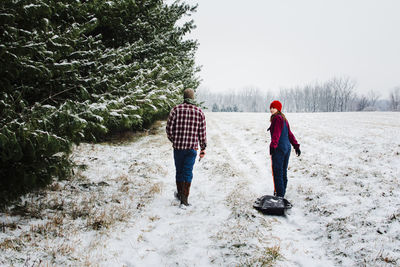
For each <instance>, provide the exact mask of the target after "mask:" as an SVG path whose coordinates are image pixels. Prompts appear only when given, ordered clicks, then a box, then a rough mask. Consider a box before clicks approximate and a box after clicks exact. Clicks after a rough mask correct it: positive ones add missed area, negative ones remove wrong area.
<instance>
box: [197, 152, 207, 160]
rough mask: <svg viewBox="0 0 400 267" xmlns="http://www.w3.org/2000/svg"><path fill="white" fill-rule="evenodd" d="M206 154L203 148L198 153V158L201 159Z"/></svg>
mask: <svg viewBox="0 0 400 267" xmlns="http://www.w3.org/2000/svg"><path fill="white" fill-rule="evenodd" d="M205 155H206V151H205V150H201V151H200V155H199V157H200V158H199V160H201V159H202V158H204V156H205Z"/></svg>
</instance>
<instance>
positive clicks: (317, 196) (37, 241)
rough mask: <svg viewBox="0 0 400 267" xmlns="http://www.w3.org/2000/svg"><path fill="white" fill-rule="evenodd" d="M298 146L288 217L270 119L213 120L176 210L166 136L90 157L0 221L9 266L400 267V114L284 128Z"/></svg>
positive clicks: (160, 132)
mask: <svg viewBox="0 0 400 267" xmlns="http://www.w3.org/2000/svg"><path fill="white" fill-rule="evenodd" d="M286 115H287V118H288V120H289V122H290V125H291V129H292V131H293V133H294V134H295V136H296V138H297V140H298V141H299V143H300V144H301V150H302V155H301V156H300V157H296V156H295V154H294V153H292V156H291V158H290V163H289V172H288V176H289V182H288V189H287V195H286V198H287V199H289V200H290V201H291V202H292V203H293V205H294V207H293V208H292V209H291V210H290V211H289V212H288V214H287V216H286V217H277V216H265V215H262V214H260V213H259V212H257V211H256V210H254V209H253V208H252V204H253V202H254V200H255V199H256V198H257V197H259V196H261V195H264V194H272V191H273V183H272V175H271V162H270V157H269V155H268V154H267V153H268V143H269V140H270V137H269V133H268V134H267V132H266V129H267V128H268V125H269V114H266V113H264V114H262V113H206V119H207V135H208V148H207V155H206V157H205V158H204V159H203V160H202V161H201V162H196V164H195V168H194V179H193V183H192V188H191V194H190V196H189V202H190V203H192V205H193V206H192V207H190V208H188V209H181V208H179V205H178V202H177V201H176V200H175V199H174V198H173V191H174V189H175V182H174V164H173V158H172V149H171V145H170V143H169V141H168V140H167V138H166V135H165V131H164V128H165V122H162V123H160V124H159V125H158V126H157V127H156V128H155V129H153V130H151V131H149V133H148V134H147V135H144V136H142V137H140V138H135V140H134V141H125V142H121V143H104V144H96V145H92V144H82V145H80V146H79V147H77V148H76V149H75V151H74V154H73V156H72V157H73V159H74V161H75V162H76V163H77V164H84V165H85V166H86V168H84V169H77V170H76V175H75V176H76V177H75V178H74V179H73V180H71V181H62V182H55V183H54V184H52V185H51V186H50V187H49V189H48V190H45V191H42V192H40V194H36V195H34V194H30V195H27V196H26V197H25V198H24V200H23V201H22V202H21V204H20V205H18V206H15V207H10V208H9V210H8V211H6V212H4V213H2V214H0V226H1V227H2V230H1V232H0V264H2V265H5V266H8V265H15V266H18V265H28V266H32V265H33V266H38V265H44V266H45V265H46V264H50V265H67V264H68V265H100V266H261V265H262V264H265V265H266V266H270V265H275V266H399V264H400V190H399V185H400V140H399V136H400V114H399V113H314V114H300V113H296V114H286Z"/></svg>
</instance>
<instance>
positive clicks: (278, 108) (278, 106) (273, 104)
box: [269, 100, 282, 111]
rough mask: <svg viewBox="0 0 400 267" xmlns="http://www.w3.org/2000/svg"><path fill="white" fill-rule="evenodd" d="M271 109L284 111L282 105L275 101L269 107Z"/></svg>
mask: <svg viewBox="0 0 400 267" xmlns="http://www.w3.org/2000/svg"><path fill="white" fill-rule="evenodd" d="M269 108H270V109H271V108H276V109H277V110H279V111H282V103H281V102H279V101H278V100H274V101H272V102H271V105H269Z"/></svg>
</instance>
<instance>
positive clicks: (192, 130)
mask: <svg viewBox="0 0 400 267" xmlns="http://www.w3.org/2000/svg"><path fill="white" fill-rule="evenodd" d="M166 131H167V136H168V139H169V140H170V141H171V142H172V146H173V147H174V148H175V149H198V143H199V142H200V148H201V149H205V148H206V146H207V139H206V118H205V116H204V113H203V111H202V110H201V109H200V108H198V107H196V106H195V105H191V104H187V103H183V104H180V105H177V106H176V107H174V108H173V109H172V110H171V112H170V114H169V117H168V122H167V128H166Z"/></svg>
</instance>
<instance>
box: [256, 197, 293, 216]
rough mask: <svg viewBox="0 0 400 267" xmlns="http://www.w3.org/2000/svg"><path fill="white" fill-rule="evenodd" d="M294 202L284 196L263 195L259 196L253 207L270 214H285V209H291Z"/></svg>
mask: <svg viewBox="0 0 400 267" xmlns="http://www.w3.org/2000/svg"><path fill="white" fill-rule="evenodd" d="M291 207H292V204H290V203H289V201H287V200H286V199H284V198H283V197H276V196H269V195H266V196H262V197H259V198H257V200H256V201H255V202H254V204H253V208H255V209H256V210H258V211H261V212H262V213H264V214H268V215H285V210H286V209H290V208H291Z"/></svg>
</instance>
